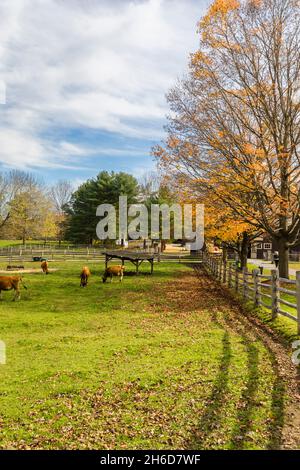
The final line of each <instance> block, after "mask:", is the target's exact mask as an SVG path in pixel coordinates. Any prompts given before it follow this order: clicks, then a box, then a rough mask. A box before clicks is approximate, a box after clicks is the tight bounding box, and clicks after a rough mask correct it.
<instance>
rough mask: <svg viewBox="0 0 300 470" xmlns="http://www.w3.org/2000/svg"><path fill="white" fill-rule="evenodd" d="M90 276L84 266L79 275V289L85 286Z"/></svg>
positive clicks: (89, 272)
mask: <svg viewBox="0 0 300 470" xmlns="http://www.w3.org/2000/svg"><path fill="white" fill-rule="evenodd" d="M90 275H91V271H90V270H89V268H88V267H87V266H84V267H83V268H82V271H81V274H80V287H86V286H87V283H88V279H89V277H90Z"/></svg>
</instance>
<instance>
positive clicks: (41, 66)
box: [0, 0, 207, 166]
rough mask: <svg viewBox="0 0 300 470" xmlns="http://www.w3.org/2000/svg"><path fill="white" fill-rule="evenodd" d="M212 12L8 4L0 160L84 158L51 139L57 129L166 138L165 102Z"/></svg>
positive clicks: (2, 31) (2, 32)
mask: <svg viewBox="0 0 300 470" xmlns="http://www.w3.org/2000/svg"><path fill="white" fill-rule="evenodd" d="M206 3H207V0H198V1H197V0H184V1H182V0H144V1H127V0H123V1H114V2H111V1H109V0H102V1H99V0H89V1H88V0H86V1H84V2H82V1H79V0H68V1H65V0H1V3H0V78H1V79H2V80H4V82H5V83H6V99H7V104H6V106H3V105H2V106H0V115H1V124H0V161H1V162H4V163H6V164H8V165H16V166H17V165H18V166H21V165H24V166H26V165H27V166H28V165H29V166H47V164H49V166H51V165H52V166H55V165H62V164H64V162H65V161H68V160H69V159H70V158H71V157H72V156H74V157H75V156H77V157H78V156H80V155H83V154H82V151H83V149H82V147H81V146H78V147H77V146H74V144H71V143H70V142H66V141H65V140H64V139H62V141H60V140H59V141H58V142H56V141H55V135H52V137H49V135H51V129H54V128H57V127H61V128H62V129H64V128H77V127H82V128H85V129H89V128H90V129H94V130H95V129H99V130H101V131H109V132H116V133H119V134H122V135H124V136H131V137H136V138H142V139H159V138H160V137H161V135H162V130H161V127H160V126H161V123H162V120H163V118H164V115H165V113H166V111H167V106H166V102H165V93H166V92H167V90H168V89H169V87H170V86H171V85H172V84H173V83H174V82H175V80H176V77H177V76H178V74H181V73H182V72H183V71H184V69H185V66H186V64H187V54H188V53H189V52H190V51H192V50H194V49H195V47H196V45H197V37H196V21H197V20H198V19H199V18H200V16H201V14H202V12H203V7H204V6H205V4H206ZM45 135H47V136H48V137H43V136H45ZM86 150H87V149H85V151H86ZM89 150H90V152H91V154H92V153H93V150H92V149H89ZM100 150H101V149H100ZM60 152H61V153H60ZM98 153H99V152H98ZM100 153H101V152H100ZM59 158H60V159H61V161H60V160H59Z"/></svg>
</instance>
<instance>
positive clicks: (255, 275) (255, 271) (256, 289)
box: [252, 269, 260, 307]
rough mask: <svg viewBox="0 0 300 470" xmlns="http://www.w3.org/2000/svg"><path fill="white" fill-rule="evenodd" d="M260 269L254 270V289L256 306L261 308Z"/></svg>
mask: <svg viewBox="0 0 300 470" xmlns="http://www.w3.org/2000/svg"><path fill="white" fill-rule="evenodd" d="M259 272H260V271H259V269H253V271H252V273H253V288H254V305H255V307H258V306H259V302H260V292H259V285H258V280H259V277H258V275H259Z"/></svg>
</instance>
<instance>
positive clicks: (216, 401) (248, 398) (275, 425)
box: [187, 268, 285, 449]
mask: <svg viewBox="0 0 300 470" xmlns="http://www.w3.org/2000/svg"><path fill="white" fill-rule="evenodd" d="M196 274H197V276H198V278H199V279H201V277H202V275H203V274H202V273H201V269H199V268H198V269H196ZM214 284H215V287H218V285H217V284H216V283H214ZM204 285H205V283H204ZM210 287H211V286H210ZM210 287H209V286H208V289H210ZM204 294H205V292H204ZM215 295H216V297H218V296H219V297H220V306H221V305H222V301H224V296H223V291H222V289H221V288H216V290H215ZM236 305H238V304H237V303H236ZM231 311H232V315H233V317H232V320H233V321H231V320H230V318H229V316H228V314H227V313H226V312H223V316H222V317H221V318H222V320H221V321H219V320H218V318H217V315H216V314H215V313H214V314H213V316H212V321H213V322H214V323H215V324H217V325H218V326H219V327H220V328H222V329H223V330H224V331H225V332H224V337H223V355H222V358H221V364H220V369H219V372H218V374H217V377H216V381H215V385H214V387H213V390H212V393H211V397H210V400H209V402H208V406H207V407H206V409H205V411H204V414H203V415H202V416H201V418H200V421H199V424H198V426H197V429H196V430H194V432H193V436H192V438H191V439H190V440H189V442H188V443H187V446H188V448H193V449H199V448H200V449H201V448H205V447H207V446H205V444H207V442H208V438H209V436H210V434H211V433H212V432H213V430H214V429H215V428H217V426H218V423H219V421H220V418H221V416H222V409H224V406H226V395H227V394H228V391H229V390H228V375H229V367H230V358H231V356H232V354H231V351H230V343H229V332H228V330H230V329H232V330H234V331H236V332H237V333H238V334H239V335H240V337H241V338H242V340H243V342H244V345H245V348H246V352H247V355H248V362H247V371H248V372H247V379H246V384H245V389H244V390H243V392H242V395H241V398H240V401H239V407H238V411H237V413H236V416H235V424H234V426H233V429H232V433H231V436H230V443H229V447H230V448H231V449H243V448H244V446H245V443H246V441H247V439H248V433H249V431H251V428H252V415H253V412H254V409H255V407H256V406H257V403H256V401H255V399H256V393H257V390H258V387H259V377H260V372H259V369H258V366H259V351H258V349H257V347H256V346H255V344H254V341H259V342H261V343H262V344H263V345H264V347H265V349H266V351H267V352H268V355H269V360H270V363H271V366H272V369H273V374H274V377H275V379H274V382H273V386H272V390H270V393H271V396H272V399H271V400H272V401H271V413H270V414H271V419H269V420H268V426H267V433H268V436H269V438H268V442H267V445H266V448H267V449H278V448H280V445H281V442H282V430H283V425H284V404H285V403H284V395H285V385H284V381H283V379H282V378H281V377H280V370H279V365H278V361H277V358H276V355H275V353H274V351H273V350H272V348H271V347H270V345H269V344H268V341H267V339H266V338H265V336H264V334H263V333H260V332H259V331H257V329H251V331H250V333H251V334H247V331H246V330H247V329H248V330H249V327H251V318H248V319H245V318H243V316H242V311H241V315H237V313H236V312H235V311H234V309H232V310H231ZM237 322H238V324H237ZM224 323H225V324H224ZM251 336H252V338H251Z"/></svg>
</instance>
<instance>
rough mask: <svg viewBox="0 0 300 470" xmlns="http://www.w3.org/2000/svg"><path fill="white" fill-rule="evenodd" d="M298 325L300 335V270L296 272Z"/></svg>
mask: <svg viewBox="0 0 300 470" xmlns="http://www.w3.org/2000/svg"><path fill="white" fill-rule="evenodd" d="M296 299H297V325H298V335H300V271H297V272H296Z"/></svg>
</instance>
